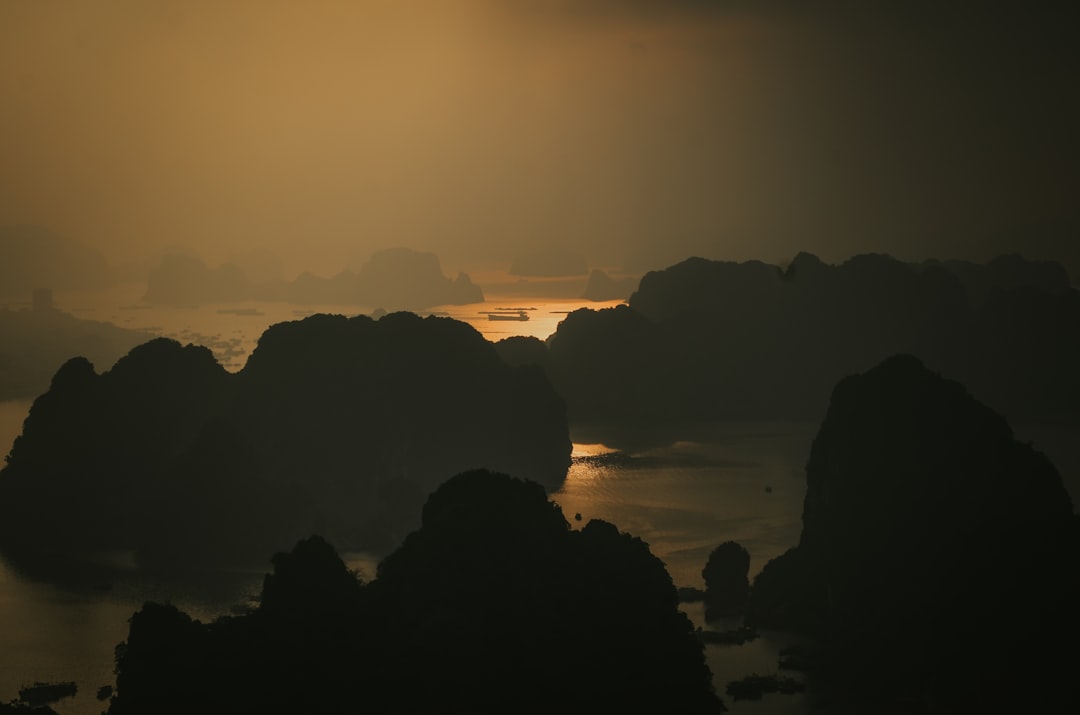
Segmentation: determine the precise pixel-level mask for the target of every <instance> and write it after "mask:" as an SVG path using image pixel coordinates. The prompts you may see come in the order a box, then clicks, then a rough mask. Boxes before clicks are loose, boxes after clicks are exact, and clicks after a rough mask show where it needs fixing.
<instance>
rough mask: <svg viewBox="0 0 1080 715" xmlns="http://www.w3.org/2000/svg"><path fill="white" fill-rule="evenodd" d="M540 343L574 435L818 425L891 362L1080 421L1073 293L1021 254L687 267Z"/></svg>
mask: <svg viewBox="0 0 1080 715" xmlns="http://www.w3.org/2000/svg"><path fill="white" fill-rule="evenodd" d="M547 345H548V352H549V355H548V358H547V360H546V362H545V363H544V364H545V365H546V369H547V371H548V374H549V376H550V377H551V379H552V382H553V383H554V384H555V386H556V388H557V389H558V390H559V392H560V393H561V394H562V395H563V396H564V398H565V399H566V401H567V409H568V412H569V415H570V418H571V420H572V421H574V422H582V421H592V422H601V421H608V422H613V423H619V424H621V425H624V426H626V425H631V426H632V425H641V426H647V427H649V428H650V429H655V428H657V427H658V426H663V425H667V424H672V423H676V422H680V421H683V422H685V421H692V420H711V419H812V420H818V419H820V417H821V415H823V414H824V412H825V409H826V407H827V405H828V399H829V394H830V391H831V389H832V386H833V385H835V384H836V382H837V381H838V380H840V379H841V378H842V377H843V376H845V375H849V374H852V373H856V372H861V371H864V370H867V369H869V368H870V367H871V366H873V365H875V364H877V363H878V362H880V361H881V360H883V359H885V358H886V357H888V356H889V355H894V354H898V353H906V354H912V355H915V356H917V357H918V358H919V359H920V360H922V361H924V362H925V363H926V364H927V365H929V366H931V367H933V368H934V369H936V370H940V371H942V372H943V373H945V374H948V375H952V376H954V377H956V378H957V379H959V380H960V381H962V382H963V383H964V384H965V385H968V386H969V388H970V389H971V390H972V392H973V393H974V394H976V395H978V396H979V397H980V399H982V400H984V401H986V402H987V404H989V405H991V406H993V407H994V408H995V409H997V410H999V411H1001V412H1002V413H1003V414H1006V415H1007V416H1009V418H1010V419H1014V420H1021V419H1023V420H1065V421H1073V422H1075V421H1077V420H1080V371H1077V370H1076V369H1075V365H1077V364H1080V291H1078V290H1076V289H1073V288H1070V287H1069V283H1068V278H1067V275H1066V274H1065V273H1064V269H1063V268H1061V266H1060V265H1058V264H1055V263H1048V262H1029V261H1025V260H1024V259H1023V258H1021V257H1019V256H1003V257H1000V258H998V259H995V260H994V261H991V262H990V263H988V264H987V265H985V266H978V265H976V264H966V263H960V262H945V263H940V262H939V263H931V262H927V263H925V264H918V265H915V264H907V263H903V262H901V261H898V260H895V259H893V258H890V257H888V256H883V255H862V256H856V257H854V258H852V259H850V260H848V261H846V262H845V263H843V264H841V265H835V266H834V265H828V264H825V263H824V262H822V261H821V260H819V259H818V258H816V257H814V256H811V255H809V254H805V253H802V254H799V255H798V256H796V257H795V259H794V260H793V261H792V263H791V264H790V265H789V266H787V267H786V268H780V267H778V266H773V265H768V264H765V263H762V262H759V261H749V262H746V263H730V262H721V261H708V260H704V259H701V258H691V259H688V260H686V261H683V262H682V263H679V264H677V265H674V266H671V267H670V268H667V269H665V270H662V271H654V272H651V273H648V274H646V275H645V276H644V277H643V278H642V279H641V282H640V285H639V287H638V290H637V291H636V292H635V293H634V294H633V295H632V296H631V297H630V300H629V305H628V306H617V307H615V308H609V309H605V310H600V311H594V310H590V309H582V310H578V311H575V312H573V313H571V314H570V315H568V316H567V317H566V319H565V320H564V321H562V322H561V323H560V324H559V327H558V330H557V331H556V333H555V334H554V335H552V336H551V337H550V338H549V339H548V341H547ZM535 361H536V360H535V359H534V362H535Z"/></svg>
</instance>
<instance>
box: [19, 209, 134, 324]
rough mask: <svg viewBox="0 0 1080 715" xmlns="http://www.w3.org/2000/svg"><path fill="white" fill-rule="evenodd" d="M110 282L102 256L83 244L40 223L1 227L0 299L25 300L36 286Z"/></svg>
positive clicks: (82, 287) (89, 286)
mask: <svg viewBox="0 0 1080 715" xmlns="http://www.w3.org/2000/svg"><path fill="white" fill-rule="evenodd" d="M113 281H114V279H113V274H112V269H110V268H109V265H108V264H107V263H106V262H105V258H104V256H102V255H101V253H99V252H98V251H96V250H95V249H93V248H91V247H89V246H87V245H86V244H84V243H81V242H79V241H75V240H72V239H70V238H66V237H64V236H59V235H57V234H55V233H53V232H52V231H49V230H48V229H45V228H41V227H39V226H27V225H8V226H0V298H2V299H4V300H27V299H29V297H30V292H31V291H33V290H34V289H35V288H52V289H53V290H54V291H70V290H77V291H87V290H101V289H104V288H108V287H109V286H111V285H112V284H113ZM0 344H2V343H0Z"/></svg>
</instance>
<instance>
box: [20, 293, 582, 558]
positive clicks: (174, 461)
mask: <svg viewBox="0 0 1080 715" xmlns="http://www.w3.org/2000/svg"><path fill="white" fill-rule="evenodd" d="M569 465H570V438H569V432H568V426H567V422H566V415H565V408H564V406H563V402H562V400H561V398H560V397H559V396H558V394H556V392H555V391H554V390H553V389H552V387H551V386H550V384H549V383H548V382H547V380H546V378H545V377H544V375H543V373H542V371H541V370H539V369H538V368H535V367H517V368H515V367H511V366H509V365H507V364H506V363H505V362H504V361H503V360H502V359H500V357H499V356H498V354H497V353H496V351H495V348H494V346H493V345H492V344H491V343H489V342H487V341H486V340H484V338H483V337H482V336H481V335H480V334H479V333H478V332H476V330H474V329H473V328H472V327H470V326H469V325H467V324H465V323H461V322H458V321H455V320H451V319H449V318H437V317H428V318H420V317H418V316H416V315H414V314H412V313H391V314H388V315H386V316H384V317H383V318H381V319H380V320H377V321H376V320H373V319H371V318H368V317H364V316H359V317H354V318H345V317H342V316H332V315H315V316H311V317H309V318H306V319H304V320H301V321H294V322H290V323H281V324H277V325H274V326H271V327H270V328H269V329H267V331H266V332H265V333H264V334H263V335H262V337H261V338H260V339H259V343H258V346H257V347H256V349H255V351H254V353H253V354H252V355H251V357H250V358H249V359H248V361H247V364H246V365H245V366H244V368H243V369H242V370H241V371H240V372H239V373H235V374H232V373H228V372H226V371H225V369H224V368H223V367H221V365H219V364H218V363H217V362H216V361H215V359H214V357H213V355H212V354H211V353H210V351H209V350H208V349H207V348H205V347H198V346H194V345H187V346H182V345H181V344H180V343H178V342H176V341H174V340H170V339H166V338H158V339H155V340H152V341H150V342H147V343H145V344H142V345H139V346H138V347H136V348H134V349H133V350H131V351H130V352H129V353H128V354H127V355H126V356H124V357H123V358H121V359H120V360H118V361H117V362H116V364H115V365H113V366H112V368H111V369H109V370H107V371H105V372H102V373H100V374H99V373H98V372H97V371H96V370H95V369H94V367H93V365H92V364H91V363H90V362H89V361H88V360H86V359H85V358H81V357H80V358H72V359H71V360H69V361H68V362H67V363H65V364H64V365H63V366H62V367H61V368H60V369H59V370H58V371H57V373H56V375H55V376H54V377H53V379H52V383H51V386H50V388H49V390H48V391H47V392H45V393H44V394H42V395H41V396H40V397H39V398H38V399H37V400H35V401H34V404H33V406H32V408H31V410H30V414H29V416H28V418H27V420H26V423H25V427H24V430H23V433H22V434H21V435H20V436H19V437H17V438H16V440H15V444H14V446H13V447H12V450H11V454H10V455H9V457H8V462H7V465H6V466H5V467H4V469H3V470H2V471H0V503H3V504H4V505H5V507H6V516H5V518H4V520H3V521H2V522H0V544H2V547H3V548H4V549H5V551H6V552H18V551H20V550H23V549H35V548H36V549H41V550H46V551H52V552H57V553H71V554H76V555H77V554H80V553H89V552H93V551H96V550H101V549H110V548H112V549H116V548H119V549H124V548H128V549H136V550H137V552H138V557H139V559H140V561H141V562H142V563H145V564H154V563H161V564H196V563H197V564H206V563H214V562H220V563H225V564H229V563H235V564H244V563H250V562H251V560H252V559H256V558H262V556H261V554H265V553H267V552H271V551H273V550H274V549H275V548H278V547H277V545H279V544H281V543H283V542H284V543H286V544H288V543H291V542H293V541H295V540H296V539H297V538H299V536H301V535H304V534H308V533H322V534H325V535H327V536H328V537H331V538H333V539H334V540H335V542H336V543H340V544H342V545H343V546H345V547H349V548H367V549H371V550H374V551H377V552H378V551H385V550H387V549H389V548H392V547H394V546H395V545H397V544H398V543H400V540H401V539H402V538H403V537H404V536H405V534H407V533H408V532H409V530H411V529H412V528H414V526H415V525H416V523H417V520H418V519H419V509H420V505H421V504H422V503H423V501H424V499H425V497H426V496H427V494H428V493H429V492H430V491H431V490H432V489H434V488H435V487H436V486H437V485H438V484H439V483H441V482H442V481H443V480H445V479H446V478H447V477H448V476H450V475H452V474H454V473H456V472H460V471H463V470H467V469H472V468H476V467H481V466H483V467H489V468H492V469H497V470H501V471H506V472H515V473H517V474H520V475H522V476H523V477H526V478H529V479H532V480H534V481H536V482H538V483H540V484H543V485H545V486H546V487H548V488H551V489H556V488H558V486H559V485H560V484H561V483H562V481H563V479H564V478H565V475H566V471H567V468H568V467H569ZM241 523H242V524H243V528H242V529H239V528H237V525H238V524H241ZM31 531H32V532H33V533H34V534H35V537H34V539H33V540H32V541H31V540H28V539H26V538H25V535H26V534H27V533H30V532H31Z"/></svg>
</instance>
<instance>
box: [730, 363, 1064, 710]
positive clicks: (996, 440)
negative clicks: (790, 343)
mask: <svg viewBox="0 0 1080 715" xmlns="http://www.w3.org/2000/svg"><path fill="white" fill-rule="evenodd" d="M806 478H807V493H806V501H805V506H804V509H803V531H802V535H801V538H800V541H799V545H798V546H797V547H796V548H794V549H792V550H790V551H788V552H787V553H786V554H784V555H783V556H781V557H780V558H778V559H775V560H773V561H771V562H769V564H767V565H766V567H765V568H764V569H763V570H762V572H761V573H760V575H759V576H758V577H757V579H756V580H755V581H754V586H753V590H752V596H751V608H750V610H749V613H748V615H747V620H748V621H749V622H752V623H753V624H755V625H759V626H768V627H783V628H791V629H797V630H804V631H809V632H811V633H814V634H816V635H818V636H819V637H820V638H821V639H822V640H823V642H824V643H825V644H826V645H827V646H828V652H829V667H828V669H827V670H826V671H825V672H824V673H823V677H827V678H828V682H829V683H830V684H831V686H832V687H833V688H835V689H837V690H839V691H841V692H849V693H851V692H853V693H856V694H857V695H858V696H862V697H872V698H882V697H888V698H895V699H897V700H902V699H909V700H910V699H913V700H915V701H919V702H922V703H924V704H927V703H931V702H936V703H938V704H939V705H944V706H946V707H945V710H949V708H950V707H952V708H957V710H956V711H961V710H962V711H986V710H988V711H994V712H1002V711H1006V710H1009V711H1011V710H1010V708H1019V709H1023V710H1029V711H1038V712H1075V711H1076V708H1077V706H1078V705H1080V700H1078V696H1077V693H1076V691H1075V689H1070V688H1071V685H1068V683H1071V678H1072V675H1070V674H1074V673H1075V672H1077V667H1078V666H1080V656H1078V655H1077V653H1076V651H1075V649H1069V648H1066V649H1064V652H1063V650H1062V649H1059V648H1058V647H1056V646H1057V645H1060V644H1066V643H1074V642H1076V638H1077V637H1078V636H1080V616H1078V614H1077V609H1076V603H1077V602H1080V601H1078V599H1080V521H1078V519H1077V517H1076V516H1075V515H1074V514H1073V512H1072V504H1071V503H1070V500H1069V497H1068V495H1067V493H1066V491H1065V489H1064V488H1063V486H1062V482H1061V478H1060V476H1059V475H1058V473H1057V472H1056V470H1055V469H1054V467H1053V466H1052V465H1051V464H1050V462H1049V461H1048V460H1047V459H1046V457H1045V456H1043V455H1042V454H1041V453H1039V452H1036V451H1035V450H1033V449H1032V448H1031V447H1030V446H1027V445H1024V444H1020V443H1018V442H1017V441H1016V440H1014V439H1013V435H1012V432H1011V430H1010V428H1009V426H1008V425H1007V424H1006V422H1005V420H1004V419H1002V418H1001V417H1000V416H999V415H997V414H996V413H994V412H993V411H992V410H990V409H989V408H987V407H985V406H983V405H982V404H980V403H978V402H977V401H975V400H974V399H973V398H972V397H971V396H969V395H968V393H967V392H966V391H965V390H964V388H963V387H962V386H961V385H960V384H958V383H956V382H952V381H950V380H945V379H943V378H942V377H940V376H939V375H937V374H935V373H933V372H930V371H929V370H927V369H926V368H925V367H923V366H922V364H921V363H919V361H918V360H916V359H915V358H913V357H910V356H898V357H893V358H890V359H888V360H886V361H885V362H883V363H882V364H881V365H879V366H877V367H875V368H874V369H872V370H870V371H868V372H867V373H865V374H863V375H856V376H852V377H849V378H846V379H844V380H843V381H841V382H840V383H839V384H838V385H837V386H836V389H835V390H834V392H833V398H832V403H831V404H830V406H829V410H828V414H827V416H826V418H825V420H824V422H823V423H822V425H821V430H820V432H819V433H818V436H817V438H816V439H815V441H814V444H813V447H812V450H811V454H810V460H809V462H808V464H807V467H806ZM1003 614H1011V617H1008V618H1002V616H1003Z"/></svg>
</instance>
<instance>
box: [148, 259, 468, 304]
mask: <svg viewBox="0 0 1080 715" xmlns="http://www.w3.org/2000/svg"><path fill="white" fill-rule="evenodd" d="M145 300H147V301H149V302H151V303H166V304H180V305H186V304H200V303H221V302H233V301H242V300H269V301H288V302H291V303H299V304H312V303H330V304H341V305H363V306H383V307H385V308H389V309H392V310H420V309H424V308H430V307H432V306H436V305H464V304H467V303H481V302H483V300H484V294H483V292H482V291H481V290H480V288H478V287H477V286H475V285H473V283H472V281H471V280H470V279H469V276H467V275H466V274H464V273H459V274H458V275H457V277H456V278H454V279H450V278H447V277H446V276H444V275H443V273H442V268H441V267H440V266H439V259H438V258H437V257H436V256H435V254H433V253H423V252H418V251H412V250H409V249H407V248H392V249H387V250H383V251H377V252H375V254H373V255H372V257H371V260H370V261H369V262H368V263H367V264H366V265H364V266H363V268H361V269H360V272H359V273H354V272H352V271H350V270H345V271H342V272H341V273H338V274H337V275H335V276H333V277H332V278H320V277H318V276H315V275H312V274H311V273H303V274H301V275H299V276H298V277H297V278H296V280H294V281H293V282H291V283H286V282H285V281H283V280H281V279H269V280H265V281H262V282H257V283H254V282H251V281H250V280H249V279H248V277H247V276H246V275H245V274H244V272H243V271H242V270H241V269H240V268H238V267H237V266H236V265H234V264H231V263H226V264H224V265H222V266H220V267H218V268H215V269H211V268H208V267H207V266H206V265H205V264H204V263H203V262H202V261H200V260H198V259H197V258H190V257H187V256H166V257H165V258H164V259H163V261H162V263H161V265H159V266H158V267H157V268H155V269H153V270H152V271H151V273H150V278H149V282H148V284H147V291H146V297H145Z"/></svg>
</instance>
